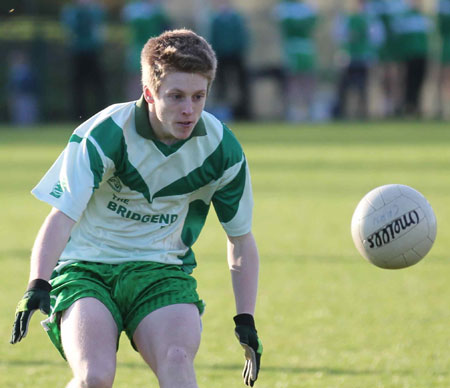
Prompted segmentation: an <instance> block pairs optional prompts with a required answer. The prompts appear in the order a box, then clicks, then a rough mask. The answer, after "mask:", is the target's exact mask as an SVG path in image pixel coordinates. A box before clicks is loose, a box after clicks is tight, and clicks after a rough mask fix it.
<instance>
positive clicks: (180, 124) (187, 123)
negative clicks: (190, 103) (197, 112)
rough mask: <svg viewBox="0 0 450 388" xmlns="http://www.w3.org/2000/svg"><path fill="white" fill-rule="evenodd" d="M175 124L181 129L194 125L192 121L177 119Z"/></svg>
mask: <svg viewBox="0 0 450 388" xmlns="http://www.w3.org/2000/svg"><path fill="white" fill-rule="evenodd" d="M177 124H178V125H179V126H180V127H181V128H183V129H190V128H192V127H193V126H194V122H193V121H178V122H177Z"/></svg>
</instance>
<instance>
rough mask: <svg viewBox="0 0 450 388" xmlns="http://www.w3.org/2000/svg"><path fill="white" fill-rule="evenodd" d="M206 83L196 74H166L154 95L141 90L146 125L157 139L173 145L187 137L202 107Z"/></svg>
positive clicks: (148, 91)
mask: <svg viewBox="0 0 450 388" xmlns="http://www.w3.org/2000/svg"><path fill="white" fill-rule="evenodd" d="M207 88H208V80H207V79H206V78H205V77H203V76H202V75H200V74H192V73H182V72H174V73H169V74H167V75H166V76H165V77H164V78H163V80H162V82H161V86H160V88H159V91H158V93H154V94H152V93H151V92H150V90H149V89H148V88H144V95H145V97H146V100H147V102H148V103H149V113H150V123H151V125H152V128H153V130H154V132H155V135H156V136H157V138H158V139H159V140H160V141H162V142H163V143H166V144H173V143H175V142H177V141H179V140H184V139H187V138H189V136H191V134H192V131H193V129H194V127H195V125H196V124H197V122H198V120H199V118H200V115H201V114H202V111H203V108H204V107H205V102H206V95H207Z"/></svg>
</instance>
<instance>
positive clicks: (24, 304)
mask: <svg viewBox="0 0 450 388" xmlns="http://www.w3.org/2000/svg"><path fill="white" fill-rule="evenodd" d="M74 224H75V221H73V220H72V219H71V218H69V217H68V216H66V215H65V214H64V213H62V212H61V211H59V210H57V209H55V208H53V209H52V211H51V212H50V214H49V215H48V216H47V218H46V219H45V221H44V223H43V224H42V226H41V228H40V230H39V233H38V235H37V237H36V240H35V243H34V246H33V250H32V253H31V264H30V279H29V284H28V288H27V291H26V292H25V294H24V296H23V298H22V299H21V300H20V302H19V304H18V305H17V309H16V317H15V320H14V326H13V332H12V336H11V343H12V344H15V343H17V342H19V341H20V340H21V339H22V338H24V337H25V336H26V334H27V331H28V324H29V322H30V319H31V316H32V315H33V313H34V312H35V311H36V310H38V309H39V310H41V311H42V312H43V313H44V314H49V313H50V291H51V285H50V283H49V282H48V281H49V280H50V276H51V274H52V272H53V269H54V268H55V266H56V263H57V262H58V259H59V257H60V255H61V253H62V251H63V249H64V247H65V246H66V244H67V241H68V240H69V237H70V233H71V230H72V227H73V225H74Z"/></svg>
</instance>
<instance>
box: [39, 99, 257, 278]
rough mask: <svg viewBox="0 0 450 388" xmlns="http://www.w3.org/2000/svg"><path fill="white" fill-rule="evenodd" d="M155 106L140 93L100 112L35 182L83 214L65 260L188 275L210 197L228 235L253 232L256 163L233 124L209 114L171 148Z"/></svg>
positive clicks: (43, 193) (65, 207) (55, 202)
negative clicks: (156, 265) (154, 119)
mask: <svg viewBox="0 0 450 388" xmlns="http://www.w3.org/2000/svg"><path fill="white" fill-rule="evenodd" d="M147 113H148V112H147V105H146V104H145V103H144V101H143V99H142V98H141V100H139V101H137V102H136V101H133V102H129V103H124V104H116V105H112V106H110V107H108V108H106V109H105V110H103V111H101V112H100V113H98V114H96V115H95V116H93V117H92V118H91V119H89V120H88V121H86V122H85V123H83V124H82V125H80V126H79V127H78V128H77V129H76V130H75V131H74V133H73V134H72V136H71V138H70V140H69V143H68V145H67V147H66V148H65V149H64V151H63V152H62V153H61V155H60V156H59V157H58V159H57V160H56V162H55V163H54V164H53V166H52V167H51V168H50V170H49V171H48V172H47V174H46V175H45V176H44V177H43V178H42V180H41V181H40V182H39V184H38V185H37V186H36V187H35V188H34V189H33V191H32V193H33V194H34V195H35V196H36V197H37V198H38V199H40V200H42V201H45V202H47V203H49V204H50V205H52V206H53V207H55V208H57V209H59V210H60V211H62V212H63V213H65V214H66V215H68V216H69V217H70V218H72V219H73V220H75V221H77V223H76V224H75V226H74V228H73V230H72V233H71V237H70V240H69V242H68V243H67V246H66V248H65V249H64V251H63V253H62V255H61V258H60V261H59V264H60V265H64V264H66V263H69V262H72V261H76V260H83V261H91V262H100V263H121V262H125V261H154V262H161V263H167V264H178V265H182V266H183V268H184V270H185V271H187V272H189V273H190V272H192V269H193V268H194V267H195V265H196V262H195V257H194V253H193V251H192V249H191V247H192V245H193V244H194V242H195V241H196V239H197V237H198V235H199V233H200V231H201V229H202V227H203V225H204V223H205V220H206V216H207V214H208V210H209V207H210V204H211V203H212V204H213V205H214V208H215V210H216V213H217V216H218V218H219V221H220V222H221V224H222V225H223V228H224V229H225V231H226V233H227V234H228V235H229V236H239V235H243V234H246V233H248V232H249V231H250V230H251V222H252V208H253V199H252V192H251V184H250V175H249V170H248V166H247V163H246V159H245V156H244V153H243V151H242V148H241V146H240V144H239V142H238V141H237V139H236V138H235V137H234V135H233V134H232V133H231V131H230V130H229V129H228V128H227V127H226V126H225V125H224V124H223V123H221V122H220V121H219V120H217V119H216V118H215V117H214V116H212V115H211V114H209V113H207V112H203V113H202V116H201V118H200V120H199V122H198V124H197V125H196V127H195V128H194V130H193V133H192V135H191V137H190V138H189V139H187V140H184V141H180V142H178V143H176V144H174V145H173V146H168V145H166V144H164V143H161V142H159V141H158V140H156V139H155V137H154V132H153V130H152V128H151V126H150V123H149V120H148V115H147Z"/></svg>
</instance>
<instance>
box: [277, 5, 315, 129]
mask: <svg viewBox="0 0 450 388" xmlns="http://www.w3.org/2000/svg"><path fill="white" fill-rule="evenodd" d="M274 13H275V18H276V21H277V23H278V28H279V31H280V35H281V45H282V56H283V59H282V60H283V69H284V73H285V79H286V82H285V84H286V101H285V104H286V119H287V120H289V121H294V122H295V121H305V120H311V119H314V114H313V106H314V102H315V90H316V67H317V66H316V61H317V58H316V57H317V52H316V51H317V50H316V42H315V32H316V27H317V20H318V15H317V10H316V8H315V7H313V6H311V5H310V4H308V3H307V2H305V1H302V0H282V1H280V2H279V3H278V4H277V5H276V6H275V9H274Z"/></svg>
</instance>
